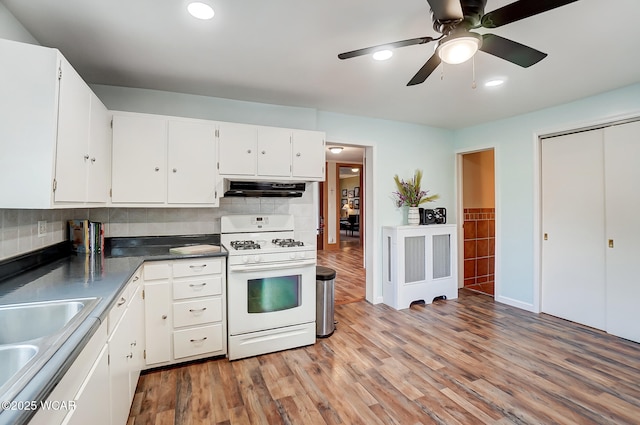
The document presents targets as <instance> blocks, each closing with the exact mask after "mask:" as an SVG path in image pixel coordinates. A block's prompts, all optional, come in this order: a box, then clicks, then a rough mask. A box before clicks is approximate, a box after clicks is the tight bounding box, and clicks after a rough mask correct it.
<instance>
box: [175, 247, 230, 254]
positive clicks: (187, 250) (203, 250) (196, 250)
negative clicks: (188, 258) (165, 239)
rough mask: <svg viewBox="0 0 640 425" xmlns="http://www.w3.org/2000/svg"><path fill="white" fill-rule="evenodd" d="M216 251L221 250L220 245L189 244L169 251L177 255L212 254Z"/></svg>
mask: <svg viewBox="0 0 640 425" xmlns="http://www.w3.org/2000/svg"><path fill="white" fill-rule="evenodd" d="M214 252H220V247H219V246H218V245H189V246H178V247H175V248H171V249H169V253H171V254H177V255H190V254H211V253H214Z"/></svg>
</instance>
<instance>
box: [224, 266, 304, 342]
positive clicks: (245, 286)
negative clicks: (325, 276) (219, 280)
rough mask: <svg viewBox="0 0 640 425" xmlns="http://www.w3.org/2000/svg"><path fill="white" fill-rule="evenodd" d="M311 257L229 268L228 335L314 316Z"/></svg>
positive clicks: (300, 320)
mask: <svg viewBox="0 0 640 425" xmlns="http://www.w3.org/2000/svg"><path fill="white" fill-rule="evenodd" d="M315 273H316V262H315V260H301V261H296V262H295V263H287V264H257V265H254V264H251V265H249V264H246V265H235V266H230V267H229V281H228V284H227V297H228V320H229V323H228V324H229V335H241V334H245V333H249V332H256V331H262V330H267V329H276V328H281V327H284V326H291V325H297V324H302V323H310V322H314V321H315V320H316V319H315V317H316V299H315V298H316V290H315Z"/></svg>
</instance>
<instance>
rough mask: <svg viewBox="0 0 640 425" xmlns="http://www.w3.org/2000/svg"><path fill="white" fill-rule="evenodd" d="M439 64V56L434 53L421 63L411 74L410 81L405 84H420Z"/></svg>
mask: <svg viewBox="0 0 640 425" xmlns="http://www.w3.org/2000/svg"><path fill="white" fill-rule="evenodd" d="M438 65H440V56H438V55H437V54H436V53H434V54H433V55H432V56H431V57H430V58H429V60H428V61H427V62H426V63H425V64H424V65H422V68H420V70H419V71H418V72H417V73H416V75H414V76H413V78H412V79H411V81H409V82H408V83H407V86H415V85H416V84H422V83H424V81H425V80H426V79H427V77H429V75H431V73H432V72H433V71H434V70H435V69H436V68H437V67H438Z"/></svg>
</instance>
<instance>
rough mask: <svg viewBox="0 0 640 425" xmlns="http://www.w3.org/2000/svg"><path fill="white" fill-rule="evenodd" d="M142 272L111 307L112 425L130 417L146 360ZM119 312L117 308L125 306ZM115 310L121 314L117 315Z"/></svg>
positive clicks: (110, 381)
mask: <svg viewBox="0 0 640 425" xmlns="http://www.w3.org/2000/svg"><path fill="white" fill-rule="evenodd" d="M139 280H140V271H138V272H136V273H135V274H134V277H133V278H132V279H131V280H130V282H129V284H128V285H127V286H126V287H125V289H124V291H123V295H122V296H121V297H120V299H119V300H118V302H116V305H115V306H114V307H113V308H112V312H111V314H110V315H109V318H108V321H111V320H112V319H113V320H116V321H117V322H116V323H115V324H111V323H110V324H109V329H110V334H109V339H108V342H107V346H108V353H109V400H110V408H111V424H112V425H124V424H126V423H127V419H128V417H129V409H130V407H131V402H132V400H133V396H134V394H135V390H136V385H137V383H138V377H139V376H140V371H141V370H142V367H143V364H144V359H143V349H142V347H143V346H144V335H143V324H144V322H143V316H142V306H143V304H142V288H141V286H140V282H139ZM123 308H124V311H123V312H122V313H120V312H119V311H118V310H116V309H123ZM114 310H116V311H118V314H114Z"/></svg>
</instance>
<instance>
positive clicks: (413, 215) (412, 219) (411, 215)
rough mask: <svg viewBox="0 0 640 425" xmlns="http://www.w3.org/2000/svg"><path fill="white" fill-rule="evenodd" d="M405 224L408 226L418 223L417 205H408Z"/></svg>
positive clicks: (418, 211) (418, 212)
mask: <svg viewBox="0 0 640 425" xmlns="http://www.w3.org/2000/svg"><path fill="white" fill-rule="evenodd" d="M407 224H408V225H410V226H417V225H419V224H420V210H419V209H418V207H409V212H408V213H407Z"/></svg>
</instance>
